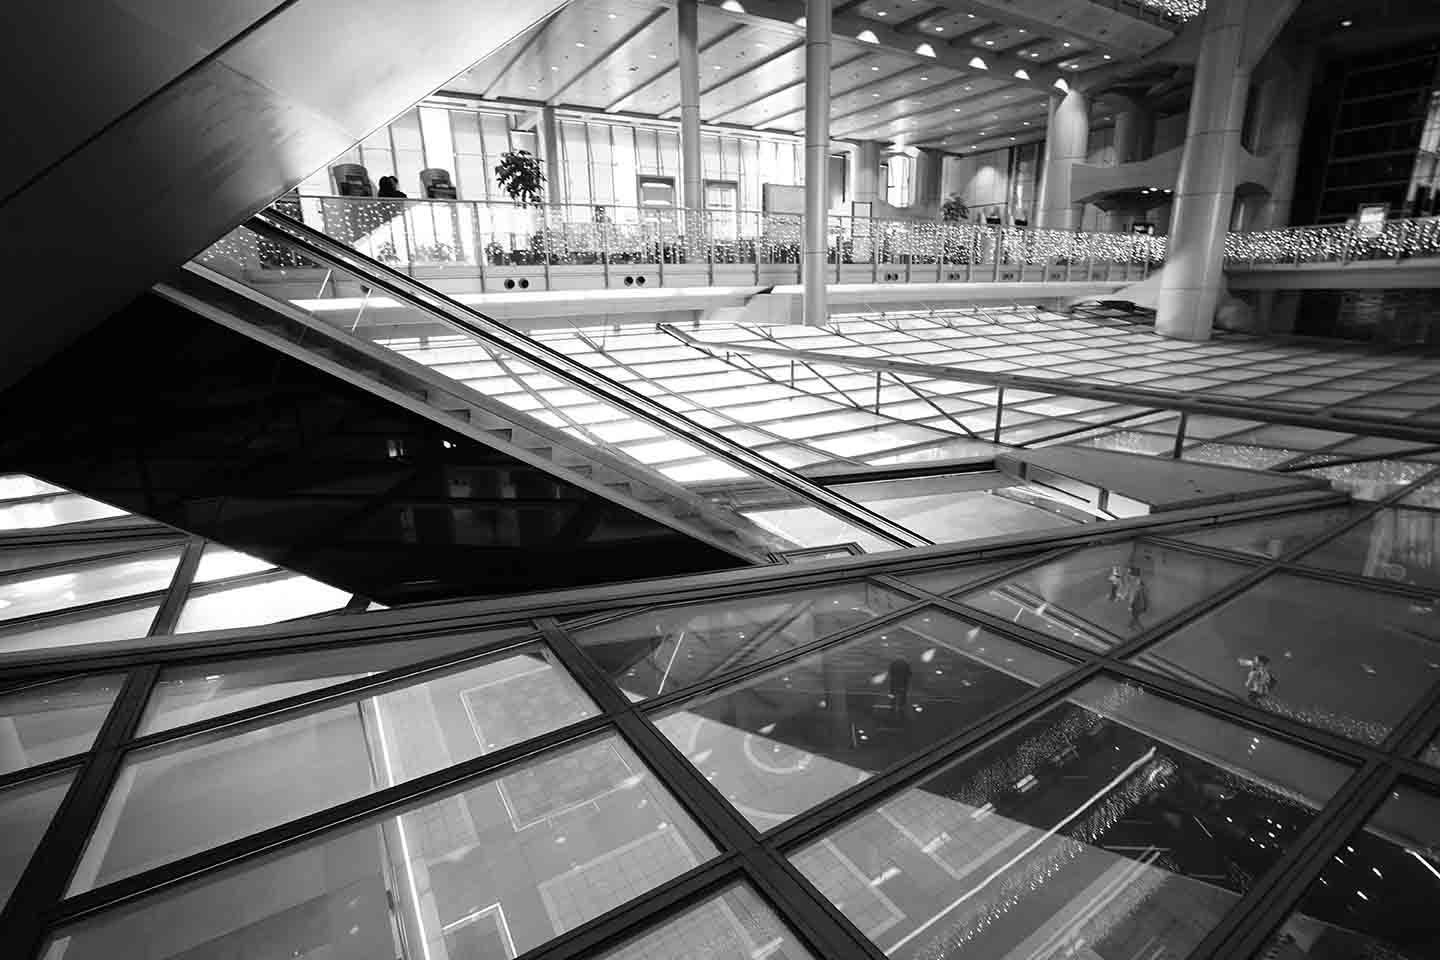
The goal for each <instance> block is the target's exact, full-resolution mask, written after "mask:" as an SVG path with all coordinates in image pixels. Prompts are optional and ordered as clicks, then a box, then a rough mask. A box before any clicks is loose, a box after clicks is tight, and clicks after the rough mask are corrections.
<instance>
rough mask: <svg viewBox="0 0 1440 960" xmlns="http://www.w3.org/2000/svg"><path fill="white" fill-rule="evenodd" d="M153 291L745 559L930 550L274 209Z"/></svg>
mask: <svg viewBox="0 0 1440 960" xmlns="http://www.w3.org/2000/svg"><path fill="white" fill-rule="evenodd" d="M292 268H293V272H298V273H300V274H301V275H303V276H306V277H310V276H314V275H315V274H316V273H317V272H319V271H322V270H323V272H324V277H325V279H324V281H323V283H322V284H321V290H320V291H319V292H320V293H321V294H322V296H320V297H315V296H310V295H298V294H300V293H301V291H299V290H297V289H295V288H296V284H295V283H294V282H293V281H292V280H291V273H292ZM157 291H158V292H159V293H161V294H162V295H164V296H167V297H170V298H172V299H176V300H178V301H181V302H184V303H186V305H187V306H188V307H189V308H191V309H194V310H197V311H199V312H204V311H205V304H209V305H210V306H211V307H212V308H213V310H212V318H213V319H216V320H217V322H221V323H231V325H232V326H233V327H234V328H235V329H237V330H240V331H242V332H247V334H248V335H255V334H256V333H259V332H263V333H264V334H266V335H267V336H269V337H271V338H274V340H275V342H276V344H277V346H278V345H279V344H281V343H284V344H288V347H285V348H284V349H289V350H291V351H295V352H296V355H297V356H300V355H308V356H312V357H313V356H316V355H317V352H318V353H321V354H323V356H324V358H325V359H326V360H327V361H328V362H331V363H333V364H336V365H338V366H339V367H342V368H344V370H345V371H346V375H347V376H351V377H354V378H357V380H359V381H363V382H366V383H370V384H384V383H386V382H387V381H388V382H389V384H390V386H391V388H392V389H400V390H402V391H409V394H410V395H411V396H412V397H413V398H414V399H415V401H418V402H419V403H421V404H422V405H423V408H424V409H425V410H426V411H427V412H426V415H427V416H431V417H438V418H441V419H440V422H444V423H447V424H448V425H451V426H454V425H455V423H456V421H458V422H459V424H460V426H458V427H456V428H457V429H461V430H464V431H465V432H467V434H468V435H470V436H473V437H475V438H476V439H477V440H479V441H481V442H486V443H500V444H504V445H506V446H507V449H509V450H510V452H511V453H512V454H513V455H516V456H518V457H520V458H522V459H527V460H529V461H531V462H533V463H535V464H536V465H537V466H540V467H542V468H544V469H549V470H556V471H565V472H567V476H569V477H570V478H571V479H574V480H577V481H580V482H588V483H590V484H592V485H596V488H597V492H601V493H602V494H604V495H607V496H616V497H620V498H624V499H625V500H626V501H627V502H629V505H630V506H632V507H634V508H636V509H642V510H648V511H651V512H652V514H653V515H655V516H657V518H661V519H662V520H663V521H664V522H670V523H672V524H678V525H680V526H681V527H683V528H684V529H686V530H687V532H689V533H690V534H691V535H693V536H697V537H700V538H702V539H705V540H706V541H707V542H711V543H714V544H716V545H718V546H720V547H722V548H723V549H728V550H730V551H732V552H734V553H735V554H736V555H737V556H742V557H744V558H745V559H747V560H750V561H752V562H755V561H759V560H762V559H764V558H767V557H768V556H769V555H771V554H774V553H777V552H783V551H787V550H793V549H797V548H805V547H816V546H825V545H829V544H833V543H835V542H854V543H857V544H860V545H861V546H862V547H863V548H864V549H866V550H885V549H895V548H897V547H904V546H919V545H923V544H926V543H928V542H929V541H927V540H926V539H925V538H923V537H921V536H918V535H916V534H915V533H913V532H911V531H910V530H908V529H906V528H905V527H903V526H900V525H898V524H896V523H894V522H893V521H891V520H889V519H888V518H886V517H883V516H881V515H879V514H876V513H874V512H873V511H870V510H868V509H866V508H864V507H862V506H860V505H859V504H856V503H854V502H853V501H851V500H849V499H847V498H846V497H844V496H843V495H840V494H837V493H836V492H834V491H833V490H832V489H830V488H828V487H826V486H823V485H821V484H819V483H817V482H815V481H814V480H812V479H809V478H807V477H803V476H801V475H799V474H796V473H794V472H793V471H790V470H787V469H785V468H783V467H781V466H779V465H777V464H775V463H773V462H771V461H769V460H767V459H765V458H764V457H761V456H759V455H757V454H755V453H753V452H752V451H750V450H749V449H748V448H746V447H745V446H743V445H741V444H739V443H736V442H735V441H734V440H731V439H729V438H727V437H725V436H724V435H722V434H720V433H718V432H716V431H714V430H711V429H708V428H707V427H705V426H702V425H701V424H699V423H697V422H696V421H694V420H691V419H689V418H686V417H684V416H682V415H680V414H678V413H676V412H675V411H673V410H671V409H670V408H668V407H666V406H664V405H662V404H661V403H659V402H657V401H656V400H654V399H651V398H650V397H647V396H645V395H644V394H642V393H641V392H639V391H637V390H636V389H634V388H632V387H629V386H626V385H624V384H621V383H619V382H617V381H615V380H613V379H611V378H609V377H607V376H605V375H604V374H603V373H601V372H599V371H596V370H594V369H592V368H591V367H590V366H587V365H585V364H583V363H580V362H578V361H576V360H574V359H572V358H570V357H568V356H566V355H564V354H562V353H560V352H558V351H556V350H554V349H553V348H550V347H548V346H546V345H545V344H543V343H540V342H538V341H536V340H535V339H533V338H531V337H529V336H526V335H525V334H523V333H520V332H518V331H515V330H513V329H511V328H509V327H507V326H505V325H503V324H500V323H498V322H496V321H493V320H491V319H489V318H487V317H485V316H484V315H482V314H479V313H477V312H475V311H473V310H471V309H469V308H467V307H465V306H463V305H461V304H459V303H457V302H455V301H453V300H451V299H449V298H448V297H445V296H444V295H443V294H441V293H439V292H437V291H435V290H434V289H432V288H431V287H429V286H426V285H424V284H421V283H419V282H417V281H415V280H413V279H411V278H410V277H408V276H405V275H404V274H401V273H399V272H397V271H395V270H392V269H390V268H388V267H386V266H384V265H383V264H380V263H377V262H375V261H373V260H370V259H368V258H366V257H365V256H363V255H362V254H359V253H357V252H355V251H354V250H352V249H350V248H349V247H346V246H344V245H342V244H339V243H337V242H336V241H334V240H332V239H331V238H329V237H327V236H325V235H324V234H320V233H318V232H316V231H313V230H311V229H310V228H308V227H305V226H304V225H302V224H299V223H296V222H295V221H292V220H289V219H288V218H286V217H284V216H281V215H278V214H274V213H264V214H260V215H257V216H256V217H255V218H254V219H252V220H251V221H250V222H249V223H248V224H247V225H246V226H245V227H243V228H240V229H239V230H236V231H235V232H233V233H232V234H231V235H230V236H228V237H226V238H225V239H223V240H222V241H220V242H219V243H217V244H216V245H215V246H214V247H212V248H211V250H209V251H207V252H206V254H205V255H203V256H202V257H200V258H198V259H197V261H196V262H194V263H191V264H190V265H188V266H187V267H186V268H185V270H183V271H181V272H180V273H179V274H177V275H176V276H175V277H174V278H173V279H172V280H171V281H170V282H168V283H167V284H164V285H161V286H160V287H158V288H157ZM311 292H313V291H311ZM227 318H228V320H227ZM556 397H563V400H564V401H565V402H564V403H560V402H554V401H553V398H556ZM577 398H578V399H579V400H581V401H582V402H581V403H580V404H579V407H580V409H581V411H582V412H583V416H581V417H578V418H577V415H576V414H575V413H574V411H575V409H576V401H577ZM562 408H563V409H562ZM416 409H421V407H417V408H416ZM567 409H568V410H569V411H570V412H568V413H567V412H566V410H567ZM621 440H624V441H626V442H623V443H622V442H620V441H621ZM637 501H638V502H637ZM760 503H763V504H764V506H765V507H766V512H767V513H773V512H774V508H775V505H776V504H777V503H783V504H788V505H789V506H790V507H791V508H792V512H793V514H794V517H798V519H794V518H793V517H792V520H791V522H790V523H788V524H787V525H786V526H785V527H784V528H783V529H782V528H780V527H777V526H776V525H774V524H773V523H769V522H767V521H766V520H765V519H764V518H762V517H761V516H760V514H759V511H752V510H751V509H749V508H750V507H751V505H752V504H760ZM807 519H808V520H810V521H811V522H810V523H808V524H807V523H806V522H804V521H805V520H807ZM811 531H813V536H811ZM817 538H818V539H817Z"/></svg>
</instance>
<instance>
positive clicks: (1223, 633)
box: [1136, 574, 1440, 743]
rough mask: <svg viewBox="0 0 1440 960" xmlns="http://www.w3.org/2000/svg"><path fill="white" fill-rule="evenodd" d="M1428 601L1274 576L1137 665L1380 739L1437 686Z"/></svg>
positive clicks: (1439, 664)
mask: <svg viewBox="0 0 1440 960" xmlns="http://www.w3.org/2000/svg"><path fill="white" fill-rule="evenodd" d="M1437 640H1440V615H1437V614H1436V611H1435V604H1434V603H1433V602H1432V601H1417V600H1412V599H1410V598H1408V597H1400V596H1394V595H1391V594H1384V593H1380V592H1377V591H1374V590H1367V589H1364V588H1360V587H1350V586H1346V585H1344V584H1339V583H1330V582H1327V581H1323V580H1311V579H1310V578H1308V577H1299V576H1292V575H1289V574H1276V575H1274V576H1271V577H1267V578H1266V579H1265V580H1262V581H1261V582H1260V583H1258V584H1256V585H1255V586H1253V587H1251V588H1250V589H1249V590H1247V591H1245V592H1244V593H1243V594H1241V595H1240V596H1238V597H1236V598H1235V599H1234V600H1232V601H1230V602H1229V603H1227V604H1225V605H1224V606H1223V607H1221V608H1220V609H1219V610H1216V611H1215V612H1213V613H1209V614H1206V615H1205V616H1204V617H1202V618H1200V619H1199V620H1197V621H1195V622H1194V623H1192V624H1190V625H1189V626H1187V627H1185V628H1184V629H1182V630H1181V631H1179V632H1178V633H1176V634H1175V635H1174V636H1171V637H1169V638H1167V639H1165V640H1164V641H1162V642H1161V643H1159V644H1157V645H1156V646H1154V647H1151V648H1150V649H1148V650H1146V651H1145V652H1144V653H1142V654H1140V655H1139V656H1138V657H1137V658H1136V659H1137V661H1138V662H1139V663H1142V664H1144V665H1145V666H1147V667H1149V668H1150V669H1152V670H1158V671H1160V672H1161V673H1167V674H1170V675H1172V676H1175V677H1177V678H1179V679H1182V680H1184V681H1185V682H1186V683H1191V684H1198V685H1201V686H1204V687H1205V688H1207V689H1209V690H1212V691H1213V692H1215V693H1220V694H1224V695H1226V696H1231V697H1235V698H1237V699H1238V698H1241V697H1246V698H1248V699H1249V700H1250V701H1251V702H1252V703H1255V704H1257V705H1258V706H1260V707H1262V708H1264V709H1266V710H1269V711H1272V712H1274V713H1278V714H1280V715H1282V716H1286V717H1290V718H1292V719H1295V720H1299V721H1301V722H1302V723H1308V724H1310V725H1311V726H1315V727H1320V728H1321V729H1324V730H1329V731H1330V732H1332V733H1338V734H1340V735H1341V736H1346V737H1351V738H1353V739H1356V740H1363V741H1365V742H1367V743H1380V742H1381V741H1382V740H1384V739H1385V737H1386V736H1388V735H1389V733H1390V729H1391V727H1392V726H1394V724H1395V723H1396V721H1398V720H1399V719H1400V718H1401V717H1403V716H1404V715H1405V713H1406V711H1408V710H1409V709H1410V707H1411V706H1413V705H1414V704H1415V702H1416V701H1417V700H1419V699H1420V698H1421V697H1423V696H1424V695H1425V694H1426V693H1427V692H1428V691H1429V690H1430V688H1431V686H1432V685H1433V684H1434V683H1435V682H1436V681H1437V680H1440V646H1437V644H1436V641H1437Z"/></svg>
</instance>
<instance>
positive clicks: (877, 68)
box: [870, 67, 880, 73]
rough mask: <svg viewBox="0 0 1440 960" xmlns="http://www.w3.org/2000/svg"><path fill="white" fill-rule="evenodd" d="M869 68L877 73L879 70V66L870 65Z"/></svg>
mask: <svg viewBox="0 0 1440 960" xmlns="http://www.w3.org/2000/svg"><path fill="white" fill-rule="evenodd" d="M870 70H871V71H872V72H877V73H878V72H879V70H880V68H879V67H871V68H870Z"/></svg>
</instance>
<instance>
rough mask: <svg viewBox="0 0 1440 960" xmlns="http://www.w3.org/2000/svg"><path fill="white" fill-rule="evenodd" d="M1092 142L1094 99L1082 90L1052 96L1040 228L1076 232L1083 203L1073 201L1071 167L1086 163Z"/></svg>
mask: <svg viewBox="0 0 1440 960" xmlns="http://www.w3.org/2000/svg"><path fill="white" fill-rule="evenodd" d="M1089 141H1090V100H1089V98H1088V97H1087V96H1085V94H1083V93H1081V92H1080V91H1079V90H1071V91H1070V92H1068V93H1066V94H1064V95H1063V96H1062V95H1060V94H1051V96H1050V121H1049V124H1048V125H1047V126H1046V128H1045V174H1044V177H1043V179H1042V180H1041V182H1040V202H1039V204H1038V210H1037V215H1036V220H1037V221H1038V222H1037V223H1036V226H1038V227H1044V228H1046V229H1047V230H1075V229H1078V228H1079V226H1080V217H1081V214H1082V206H1083V205H1082V204H1074V203H1071V202H1070V166H1071V164H1074V163H1084V162H1085V151H1086V148H1087V147H1088V145H1089Z"/></svg>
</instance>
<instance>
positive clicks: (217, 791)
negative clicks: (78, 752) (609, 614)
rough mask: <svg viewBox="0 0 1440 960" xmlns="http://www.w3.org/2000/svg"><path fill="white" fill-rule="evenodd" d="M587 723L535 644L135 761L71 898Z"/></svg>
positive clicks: (167, 747)
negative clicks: (530, 740) (525, 741)
mask: <svg viewBox="0 0 1440 960" xmlns="http://www.w3.org/2000/svg"><path fill="white" fill-rule="evenodd" d="M594 712H595V708H594V705H593V704H591V703H590V701H589V699H588V698H587V697H586V696H585V694H584V693H582V692H581V691H580V689H579V687H577V686H576V685H575V683H574V681H573V680H571V679H570V677H569V675H568V674H566V673H565V672H564V670H563V669H562V668H561V667H560V666H559V665H558V664H555V663H554V662H552V660H551V655H550V652H549V650H548V649H546V648H544V647H542V646H540V645H538V644H534V645H530V646H527V647H524V648H521V649H519V650H513V651H509V652H506V653H503V654H497V655H496V656H494V657H491V658H487V659H486V660H484V661H482V662H480V663H479V664H472V665H469V666H467V667H466V668H465V669H462V670H452V671H451V672H449V673H444V674H441V675H439V676H432V677H429V678H427V679H424V680H422V681H420V682H416V683H414V684H412V685H411V686H407V687H402V688H400V689H396V690H390V691H387V692H385V693H382V694H379V695H378V696H373V697H370V698H367V699H363V700H359V701H351V702H349V703H342V704H339V705H337V706H332V707H328V708H325V709H323V710H318V711H315V712H312V713H307V714H304V715H301V716H296V717H291V718H289V719H285V720H281V721H280V722H277V723H273V724H271V725H269V726H263V727H255V728H251V729H246V730H243V731H241V732H239V733H230V732H226V731H224V730H222V731H219V732H216V733H212V734H205V735H200V736H196V737H189V738H185V739H182V740H179V741H177V742H175V743H170V744H163V745H160V746H157V747H151V748H148V749H145V750H140V751H137V752H136V753H134V754H132V755H130V756H129V757H127V758H126V761H125V764H124V766H123V767H122V768H121V771H120V774H119V776H118V777H117V779H116V786H115V788H114V790H113V792H112V793H111V796H110V797H109V799H108V800H107V801H106V805H105V811H104V813H103V814H102V815H101V818H100V825H99V827H97V829H96V831H95V834H94V836H93V837H92V838H91V841H90V844H89V846H88V847H87V848H86V851H85V857H84V859H83V860H82V862H81V865H80V868H79V869H78V870H77V872H76V876H75V878H74V880H73V882H72V886H71V890H72V892H80V891H83V890H88V889H90V888H91V887H95V886H99V885H101V884H105V883H109V882H111V881H113V880H118V879H120V878H121V877H127V876H130V875H131V874H134V873H138V872H140V871H142V870H146V869H149V868H150V867H154V866H158V865H159V864H162V863H167V862H169V861H171V860H174V859H176V858H178V857H183V856H188V855H190V854H193V853H198V852H200V851H202V850H205V849H208V848H210V847H213V846H218V845H219V844H221V843H224V842H226V841H229V840H233V839H236V838H238V837H242V836H246V835H247V834H251V833H255V832H258V831H260V830H264V829H265V828H267V827H272V826H274V825H276V824H278V823H284V822H285V821H287V820H293V819H295V818H296V817H300V816H304V815H305V814H308V813H313V812H315V811H317V810H323V809H325V808H326V807H331V806H334V805H335V804H338V803H343V802H344V801H346V800H352V799H354V798H356V797H360V796H364V795H365V794H368V793H371V792H373V791H375V790H377V789H380V788H382V787H386V786H389V785H391V784H394V783H400V782H402V781H405V780H411V779H414V778H415V777H420V776H424V775H425V774H427V773H433V772H434V771H436V770H441V769H444V768H445V767H449V766H452V765H454V764H456V763H460V762H462V761H464V760H469V759H471V758H473V757H478V756H480V755H482V754H486V753H490V752H492V751H494V750H497V749H499V748H501V747H505V746H508V745H510V744H513V743H519V742H521V741H524V740H528V739H530V738H531V737H535V736H538V735H539V734H542V733H545V732H546V731H549V730H554V729H557V728H559V727H563V726H565V725H567V724H570V723H573V722H575V721H577V720H580V719H583V718H585V717H588V716H592V715H593V714H594Z"/></svg>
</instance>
